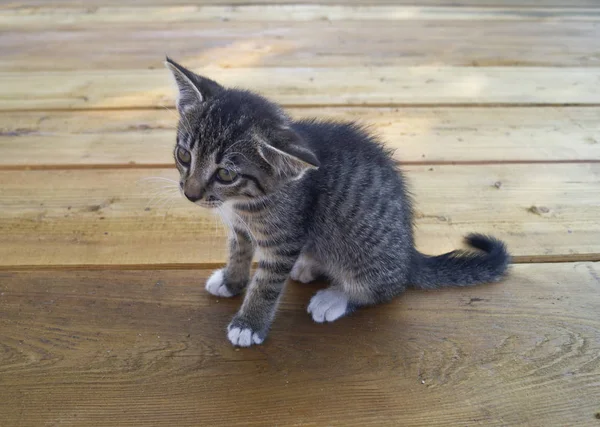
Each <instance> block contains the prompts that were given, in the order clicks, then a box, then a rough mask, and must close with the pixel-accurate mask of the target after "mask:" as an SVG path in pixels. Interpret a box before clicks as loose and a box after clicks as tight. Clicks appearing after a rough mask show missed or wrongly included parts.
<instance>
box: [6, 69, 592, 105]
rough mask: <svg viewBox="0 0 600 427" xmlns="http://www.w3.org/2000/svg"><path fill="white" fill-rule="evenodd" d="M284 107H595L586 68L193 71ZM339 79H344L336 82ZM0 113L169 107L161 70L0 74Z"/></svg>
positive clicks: (165, 74)
mask: <svg viewBox="0 0 600 427" xmlns="http://www.w3.org/2000/svg"><path fill="white" fill-rule="evenodd" d="M197 71H198V72H200V73H202V74H205V75H207V76H209V77H213V78H217V79H218V80H219V82H220V83H222V84H224V85H226V86H239V87H244V88H251V89H253V90H256V91H257V92H260V93H262V94H264V95H265V96H267V97H270V98H272V99H274V100H275V101H277V102H280V103H281V104H283V105H286V106H294V105H297V106H315V105H382V104H385V105H388V106H395V105H423V104H425V105H428V104H433V103H437V104H440V103H442V104H497V103H510V104H514V105H521V104H598V103H599V102H600V88H599V85H598V81H600V70H598V69H595V68H592V69H585V68H556V69H548V68H502V67H490V68H462V67H408V68H405V67H379V68H358V67H343V68H336V69H331V68H323V69H315V68H269V69H265V68H236V69H217V68H211V69H203V70H197ZM340 76H344V78H343V79H341V78H340ZM0 82H1V83H0V110H30V109H53V108H65V109H66V108H69V109H95V108H148V107H161V106H164V105H171V103H172V99H173V92H174V89H173V87H172V84H171V82H170V76H169V75H168V72H167V71H166V70H163V69H161V70H130V71H126V70H124V71H113V70H104V71H100V70H96V71H84V72H75V71H73V72H30V73H18V72H2V73H0Z"/></svg>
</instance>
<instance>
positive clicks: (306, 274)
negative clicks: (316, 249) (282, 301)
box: [290, 253, 324, 283]
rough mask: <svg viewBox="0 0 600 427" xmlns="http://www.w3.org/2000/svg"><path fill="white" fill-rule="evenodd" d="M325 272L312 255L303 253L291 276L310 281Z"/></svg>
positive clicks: (298, 279)
mask: <svg viewBox="0 0 600 427" xmlns="http://www.w3.org/2000/svg"><path fill="white" fill-rule="evenodd" d="M323 273H324V271H323V268H322V267H321V265H320V264H319V263H318V262H317V261H316V260H315V259H314V258H313V257H312V256H311V255H309V254H307V253H302V255H300V257H299V258H298V260H297V261H296V263H295V264H294V268H292V271H291V272H290V278H291V279H292V280H295V281H297V282H301V283H310V282H314V281H315V280H316V279H317V278H318V277H319V276H321V275H322V274H323Z"/></svg>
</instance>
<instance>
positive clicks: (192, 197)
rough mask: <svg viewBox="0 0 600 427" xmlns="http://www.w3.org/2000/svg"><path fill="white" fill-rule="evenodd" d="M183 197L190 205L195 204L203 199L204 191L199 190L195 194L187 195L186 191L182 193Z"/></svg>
mask: <svg viewBox="0 0 600 427" xmlns="http://www.w3.org/2000/svg"><path fill="white" fill-rule="evenodd" d="M183 195H184V196H185V197H186V198H187V199H188V200H189V201H190V202H192V203H196V202H197V201H199V200H202V198H203V197H204V190H201V191H199V192H197V193H188V192H187V191H184V192H183Z"/></svg>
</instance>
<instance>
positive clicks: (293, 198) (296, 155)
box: [168, 60, 509, 346]
mask: <svg viewBox="0 0 600 427" xmlns="http://www.w3.org/2000/svg"><path fill="white" fill-rule="evenodd" d="M168 66H169V68H170V69H171V71H172V72H173V74H174V76H175V81H176V83H177V85H178V86H179V90H180V97H179V101H178V109H179V112H180V115H181V120H180V123H179V129H178V138H177V145H176V147H175V159H176V163H177V167H178V169H179V171H180V173H181V188H182V192H183V193H184V194H185V195H186V197H188V198H189V199H190V200H193V201H194V203H196V204H198V205H200V206H204V207H208V208H216V209H219V211H220V213H221V215H222V216H223V218H224V220H225V222H226V223H227V224H229V225H230V228H231V236H230V241H229V248H230V255H229V261H228V264H227V266H226V267H225V268H224V269H223V270H222V271H219V272H217V273H215V274H214V275H213V277H211V279H210V280H209V281H208V283H207V290H208V291H209V292H211V293H213V294H215V295H219V296H233V295H236V294H239V293H241V292H242V291H243V290H244V289H245V288H246V292H245V297H244V302H243V304H242V306H241V308H240V311H239V312H238V314H237V315H236V316H235V317H234V319H233V320H232V322H231V323H230V325H229V327H228V337H229V339H230V341H231V342H232V343H233V344H234V345H240V346H249V345H252V344H260V343H262V342H263V341H264V339H265V337H266V335H267V333H268V330H269V327H270V325H271V323H272V321H273V318H274V316H275V311H276V308H277V303H278V301H279V298H280V296H281V293H282V291H283V288H284V286H285V283H286V281H287V279H288V278H289V277H290V276H291V277H292V278H293V279H296V280H299V281H302V282H309V281H312V280H314V279H316V278H317V277H319V276H325V277H326V278H328V279H329V280H330V283H331V285H330V287H329V288H327V289H326V290H323V291H319V292H317V293H316V294H315V296H314V297H313V298H312V300H311V302H310V304H309V306H308V312H309V313H310V314H311V316H312V317H313V319H314V320H315V321H316V322H325V321H333V320H336V319H337V318H339V317H342V316H344V315H346V314H348V313H350V312H352V311H353V310H355V309H356V308H358V307H360V306H364V305H371V304H377V303H380V302H384V301H389V300H390V299H391V298H393V297H395V296H397V295H399V294H400V293H402V292H403V291H404V290H405V289H406V288H407V287H410V286H412V287H416V288H436V287H441V286H463V285H473V284H477V283H483V282H491V281H496V280H499V279H500V278H501V277H502V276H503V275H504V274H505V272H506V270H507V266H508V264H509V255H508V253H507V251H506V249H505V247H504V245H503V243H502V242H500V241H498V240H496V239H494V238H492V237H486V236H481V235H472V236H470V237H469V238H468V243H469V244H470V245H471V246H472V247H473V248H474V249H475V250H473V251H454V252H451V253H450V254H445V255H440V256H437V257H430V256H426V255H423V254H421V253H419V252H418V251H417V250H416V249H415V247H414V241H413V215H412V206H411V198H410V196H409V194H408V191H407V188H406V184H405V180H404V177H403V176H402V173H401V172H400V171H399V170H398V169H397V167H396V165H395V163H394V162H393V161H392V159H391V157H390V155H389V153H388V152H387V151H386V150H385V149H384V148H383V147H382V145H381V144H380V143H379V142H378V141H377V140H376V139H375V138H374V137H373V136H371V135H370V134H369V133H368V132H366V131H365V129H363V128H361V127H359V126H357V125H355V124H352V123H334V122H322V121H316V120H304V121H293V120H291V119H290V118H289V117H287V116H286V115H285V113H284V112H283V111H282V110H281V108H280V107H279V106H277V105H276V104H274V103H272V102H269V101H267V100H266V99H264V98H262V97H260V96H258V95H256V94H253V93H251V92H248V91H241V90H235V89H225V88H223V87H221V86H219V85H218V84H217V83H215V82H213V81H212V80H209V79H206V78H204V77H201V76H197V75H195V74H193V73H192V72H190V71H189V70H186V69H185V68H183V67H181V66H180V65H178V64H176V63H174V62H173V61H170V60H168ZM190 85H191V86H193V87H191V88H190V87H189V86H190ZM181 148H182V149H184V150H186V152H189V153H190V155H191V161H190V162H189V163H183V162H182V161H181V159H179V158H178V155H177V150H179V149H181ZM219 168H227V169H228V170H231V171H234V172H235V173H236V180H235V181H234V182H231V183H227V184H224V183H222V182H220V181H219V180H218V179H215V173H216V171H217V170H218V169H219ZM253 258H256V260H257V261H258V268H257V270H256V272H255V274H254V276H253V277H252V278H250V264H251V261H252V259H253Z"/></svg>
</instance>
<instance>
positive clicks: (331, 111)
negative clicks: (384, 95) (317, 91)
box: [0, 107, 600, 169]
mask: <svg viewBox="0 0 600 427" xmlns="http://www.w3.org/2000/svg"><path fill="white" fill-rule="evenodd" d="M289 112H290V114H291V115H292V116H294V117H297V118H306V117H320V118H325V119H333V120H351V121H358V122H360V123H363V124H366V125H368V126H370V127H371V128H372V130H373V131H374V132H376V133H377V134H379V135H380V136H381V138H382V139H383V141H385V143H386V145H387V146H389V147H390V148H393V149H395V150H396V151H395V154H394V155H395V158H396V159H397V160H398V161H402V162H405V163H406V162H408V163H424V164H426V163H429V164H434V163H437V162H541V161H546V162H551V161H586V160H587V161H600V108H596V107H586V108H576V107H570V108H569V107H567V108H493V109H487V108H457V107H455V108H401V109H391V108H361V107H357V108H301V109H291V110H290V111H289ZM176 121H177V118H176V116H175V113H173V112H172V111H167V110H164V109H163V110H137V111H135V110H129V111H66V112H48V111H43V112H12V113H10V112H6V113H2V114H0V151H1V152H2V156H0V168H4V169H6V168H16V167H21V168H25V167H37V168H42V167H67V168H68V167H96V166H106V167H110V166H114V167H117V166H120V167H139V166H163V167H170V165H171V164H172V160H173V158H172V153H171V144H172V143H173V138H174V129H173V127H174V126H175V123H176Z"/></svg>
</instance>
